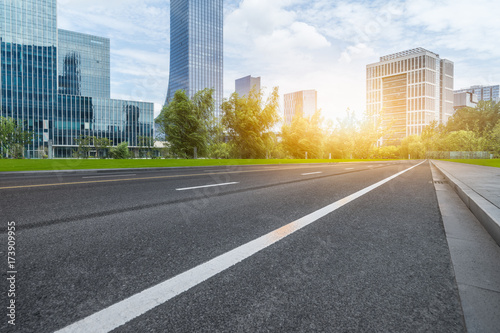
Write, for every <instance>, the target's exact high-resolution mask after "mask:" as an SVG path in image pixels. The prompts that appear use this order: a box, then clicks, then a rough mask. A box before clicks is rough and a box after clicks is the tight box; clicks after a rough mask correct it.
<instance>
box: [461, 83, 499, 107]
mask: <svg viewBox="0 0 500 333" xmlns="http://www.w3.org/2000/svg"><path fill="white" fill-rule="evenodd" d="M463 92H469V93H473V94H474V95H476V96H477V99H478V100H479V101H493V102H495V103H498V102H500V86H499V85H496V86H472V87H470V88H466V89H460V90H455V93H463Z"/></svg>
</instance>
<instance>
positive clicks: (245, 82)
mask: <svg viewBox="0 0 500 333" xmlns="http://www.w3.org/2000/svg"><path fill="white" fill-rule="evenodd" d="M252 89H253V90H255V91H256V92H257V93H259V92H260V76H259V77H252V76H251V75H248V76H245V77H242V78H240V79H237V80H236V81H234V91H235V92H236V93H237V94H238V95H239V96H240V97H243V96H248V95H249V94H250V91H252Z"/></svg>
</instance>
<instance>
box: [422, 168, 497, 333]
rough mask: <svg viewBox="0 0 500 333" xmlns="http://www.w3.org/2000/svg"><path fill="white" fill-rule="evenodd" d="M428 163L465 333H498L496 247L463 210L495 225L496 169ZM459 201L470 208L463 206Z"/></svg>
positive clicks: (481, 228)
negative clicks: (464, 324)
mask: <svg viewBox="0 0 500 333" xmlns="http://www.w3.org/2000/svg"><path fill="white" fill-rule="evenodd" d="M432 162H433V163H434V165H433V166H431V171H432V174H433V180H434V186H435V188H436V195H437V198H438V202H439V208H440V210H441V216H442V218H443V223H444V228H445V232H446V240H447V242H448V247H449V249H450V255H451V259H452V263H453V269H454V271H455V279H456V281H457V285H458V290H459V294H460V299H461V303H462V309H463V313H464V317H465V322H466V326H467V331H468V333H490V332H491V333H497V332H498V328H499V327H500V247H499V246H498V244H497V243H496V242H495V241H494V240H493V238H492V237H491V235H490V233H489V232H487V230H486V228H484V227H483V224H482V223H481V222H479V220H478V219H477V218H476V216H474V215H473V213H472V211H471V210H469V209H468V207H467V206H469V207H475V208H474V209H475V210H476V211H478V212H479V214H478V215H479V217H481V218H482V219H485V216H489V219H490V223H493V222H497V223H498V221H499V220H498V212H499V211H500V209H499V208H498V206H497V204H498V203H499V200H498V199H499V196H498V194H499V193H500V184H499V183H500V169H497V170H495V168H491V167H482V166H479V167H478V166H473V165H467V164H459V163H452V162H441V161H432ZM437 167H439V168H440V171H441V172H439V171H438V170H437V169H438V168H437ZM459 195H461V197H462V199H461V198H460V197H459ZM462 200H464V201H465V202H466V203H468V204H467V206H466V205H464V201H462ZM495 203H496V204H495ZM481 211H482V212H483V213H481ZM489 212H492V214H488V213H489ZM495 213H496V214H497V215H496V220H495Z"/></svg>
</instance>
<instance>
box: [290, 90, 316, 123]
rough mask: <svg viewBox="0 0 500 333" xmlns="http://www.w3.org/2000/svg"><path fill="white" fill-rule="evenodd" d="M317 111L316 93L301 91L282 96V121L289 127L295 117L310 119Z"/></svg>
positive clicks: (313, 91)
mask: <svg viewBox="0 0 500 333" xmlns="http://www.w3.org/2000/svg"><path fill="white" fill-rule="evenodd" d="M317 109H318V92H317V91H316V90H302V91H297V92H294V93H290V94H285V96H284V120H285V124H287V125H290V124H291V123H292V120H293V117H295V115H302V117H311V116H312V115H314V113H315V112H316V110H317Z"/></svg>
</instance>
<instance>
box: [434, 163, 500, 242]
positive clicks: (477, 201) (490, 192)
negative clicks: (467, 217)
mask: <svg viewBox="0 0 500 333" xmlns="http://www.w3.org/2000/svg"><path fill="white" fill-rule="evenodd" d="M432 163H433V164H434V165H435V166H436V167H437V168H438V169H439V170H440V171H441V172H442V173H443V175H444V177H445V178H446V180H447V181H448V182H449V183H450V185H451V186H452V187H453V189H454V190H455V191H456V192H457V194H458V196H459V197H460V198H461V199H462V201H463V202H464V203H465V204H466V206H467V207H468V208H469V209H470V210H471V212H472V213H473V214H474V215H475V216H476V218H477V219H478V220H479V221H480V222H481V223H482V224H483V226H484V228H485V229H486V230H487V231H488V233H489V234H490V235H491V237H492V238H493V239H494V240H495V241H496V242H497V244H498V245H500V168H493V167H486V166H478V165H471V164H463V163H455V162H445V161H435V160H433V161H432Z"/></svg>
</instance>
